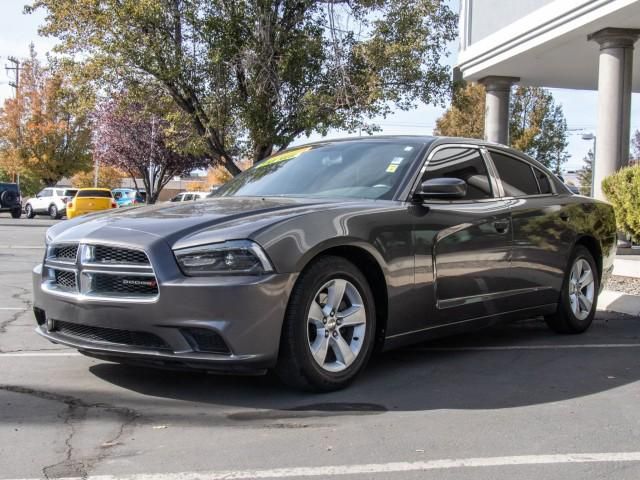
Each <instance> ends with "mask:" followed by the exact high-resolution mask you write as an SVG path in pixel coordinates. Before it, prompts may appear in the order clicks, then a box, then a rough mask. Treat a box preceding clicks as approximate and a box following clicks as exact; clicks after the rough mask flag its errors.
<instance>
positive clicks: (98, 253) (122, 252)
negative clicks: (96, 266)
mask: <svg viewBox="0 0 640 480" xmlns="http://www.w3.org/2000/svg"><path fill="white" fill-rule="evenodd" d="M93 249H94V250H93V261H94V262H95V263H105V264H133V265H149V259H148V258H147V254H146V253H144V252H141V251H139V250H131V249H129V248H120V247H110V246H106V245H96V246H94V247H93Z"/></svg>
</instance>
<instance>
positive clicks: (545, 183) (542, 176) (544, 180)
mask: <svg viewBox="0 0 640 480" xmlns="http://www.w3.org/2000/svg"><path fill="white" fill-rule="evenodd" d="M533 171H534V172H535V174H536V178H537V179H538V186H539V187H540V193H542V194H543V195H548V194H551V193H553V188H552V187H551V180H549V175H547V174H546V173H544V172H543V171H542V170H538V169H537V168H534V169H533Z"/></svg>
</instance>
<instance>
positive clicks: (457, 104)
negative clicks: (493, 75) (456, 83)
mask: <svg viewBox="0 0 640 480" xmlns="http://www.w3.org/2000/svg"><path fill="white" fill-rule="evenodd" d="M484 108H485V90H484V87H483V86H482V85H480V84H479V83H469V84H467V85H463V86H460V87H459V88H457V89H456V90H455V91H454V94H453V97H452V99H451V107H449V109H448V110H447V111H446V112H445V113H444V114H443V115H442V116H441V117H440V118H439V119H438V120H436V128H435V130H434V134H435V135H443V136H448V137H465V138H483V137H484Z"/></svg>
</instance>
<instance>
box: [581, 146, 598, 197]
mask: <svg viewBox="0 0 640 480" xmlns="http://www.w3.org/2000/svg"><path fill="white" fill-rule="evenodd" d="M594 160H595V158H594V154H593V150H591V149H589V152H587V155H586V156H585V157H584V158H583V159H582V162H583V163H584V165H583V166H582V168H581V169H580V171H579V172H578V178H579V179H580V193H581V194H582V195H588V196H591V184H592V183H593V162H594Z"/></svg>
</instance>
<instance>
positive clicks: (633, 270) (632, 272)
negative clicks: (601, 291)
mask: <svg viewBox="0 0 640 480" xmlns="http://www.w3.org/2000/svg"><path fill="white" fill-rule="evenodd" d="M613 274H614V275H620V276H621V277H634V278H640V256H638V257H637V259H636V258H633V257H632V258H629V256H625V257H616V259H615V260H614V261H613Z"/></svg>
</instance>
